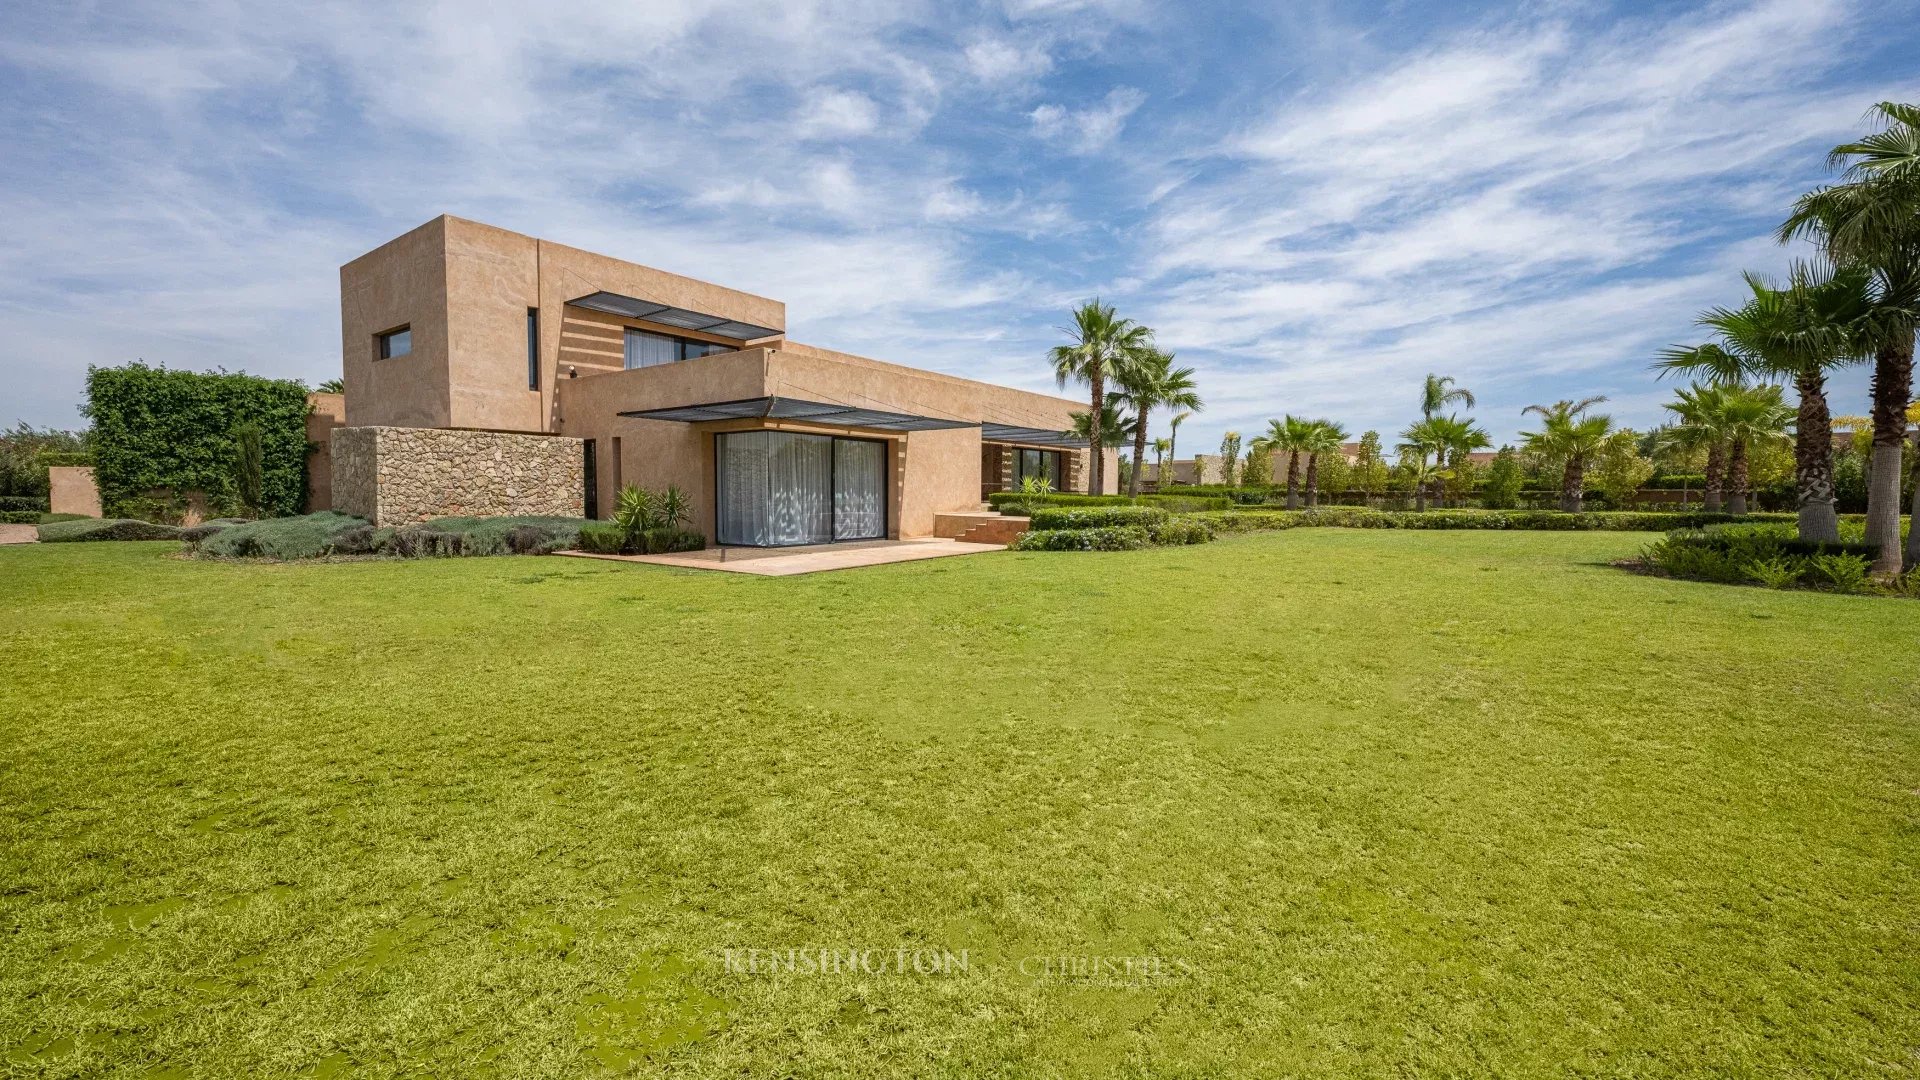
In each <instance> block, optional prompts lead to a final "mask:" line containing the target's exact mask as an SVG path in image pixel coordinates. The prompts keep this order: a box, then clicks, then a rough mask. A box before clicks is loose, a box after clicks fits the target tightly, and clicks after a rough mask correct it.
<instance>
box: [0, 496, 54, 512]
mask: <svg viewBox="0 0 1920 1080" xmlns="http://www.w3.org/2000/svg"><path fill="white" fill-rule="evenodd" d="M47 509H48V504H47V498H46V496H44V495H0V513H4V514H22V513H33V514H44V513H46V512H47Z"/></svg>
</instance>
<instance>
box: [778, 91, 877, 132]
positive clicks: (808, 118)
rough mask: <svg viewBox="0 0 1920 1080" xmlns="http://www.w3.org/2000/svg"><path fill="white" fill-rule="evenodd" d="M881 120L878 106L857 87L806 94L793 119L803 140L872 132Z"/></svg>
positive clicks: (796, 129) (796, 130)
mask: <svg viewBox="0 0 1920 1080" xmlns="http://www.w3.org/2000/svg"><path fill="white" fill-rule="evenodd" d="M879 123H880V108H879V106H877V105H875V104H874V103H873V99H872V98H870V97H868V96H867V95H865V94H862V93H860V92H859V91H857V90H821V91H817V92H815V93H813V94H811V95H809V96H808V98H807V102H806V104H805V105H804V106H803V107H802V108H801V110H800V115H799V117H798V118H797V120H796V121H795V125H794V127H795V132H796V134H798V135H799V136H800V137H801V138H803V139H840V138H847V137H850V136H854V135H868V134H871V133H872V132H873V130H874V128H876V127H878V126H879Z"/></svg>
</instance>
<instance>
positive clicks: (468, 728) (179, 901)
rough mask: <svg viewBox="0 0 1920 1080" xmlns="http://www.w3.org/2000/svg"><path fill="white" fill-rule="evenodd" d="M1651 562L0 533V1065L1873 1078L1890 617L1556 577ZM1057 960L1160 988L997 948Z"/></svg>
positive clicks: (1892, 1040)
mask: <svg viewBox="0 0 1920 1080" xmlns="http://www.w3.org/2000/svg"><path fill="white" fill-rule="evenodd" d="M1648 539H1649V537H1648V536H1646V535H1633V534H1618V533H1564V534H1563V533H1505V532H1497V533H1496V532H1422V533H1410V532H1400V531H1360V530H1344V529H1312V530H1304V529H1303V530H1295V531H1290V532H1285V533H1278V534H1267V535H1257V536H1249V537H1241V538H1235V539H1228V540H1223V541H1220V542H1218V543H1215V544H1210V545H1204V546H1201V547H1187V548H1172V549H1154V550H1148V551H1139V552H1126V553H1115V554H1046V553H1033V554H1022V553H1006V554H994V555H985V556H979V557H970V558H963V559H945V560H936V561H932V562H923V563H913V564H904V565H899V566H887V567H878V568H872V569H866V570H858V571H852V572H847V573H841V574H829V575H821V576H810V577H799V578H759V577H750V576H744V575H742V576H731V575H720V574H711V573H703V572H698V571H676V570H670V569H665V568H659V567H645V566H632V565H620V564H611V563H604V562H594V561H588V560H571V559H562V558H497V559H447V560H418V561H407V562H380V561H374V562H355V563H338V564H318V565H272V564H232V563H219V562H205V561H188V560H181V559H178V558H174V557H172V556H171V553H172V552H173V551H175V550H176V549H177V547H178V545H173V544H154V543H144V544H134V543H123V544H112V543H108V544H67V545H41V546H30V547H24V548H10V549H0V616H4V618H0V730H3V731H4V736H5V738H4V758H0V815H3V816H0V869H3V870H4V875H3V879H4V882H5V888H4V890H0V915H4V919H5V925H6V931H7V932H6V933H5V934H4V936H0V1055H4V1056H5V1061H6V1062H7V1065H6V1066H5V1068H6V1069H8V1070H11V1072H12V1073H13V1074H21V1075H41V1074H44V1075H49V1076H100V1075H175V1076H192V1077H196V1078H197V1077H258V1076H287V1075H297V1074H301V1072H302V1070H308V1071H309V1072H308V1073H307V1074H308V1075H335V1076H348V1075H352V1076H378V1077H385V1076H426V1075H433V1076H442V1077H454V1076H458V1077H466V1076H480V1075H496V1076H501V1077H526V1076H571V1075H582V1074H593V1073H595V1072H596V1071H599V1070H602V1069H609V1068H626V1067H632V1068H634V1069H636V1070H638V1071H641V1072H643V1073H650V1072H672V1073H674V1074H675V1075H691V1076H715V1077H719V1076H727V1077H743V1076H756V1077H757V1076H768V1077H771V1076H789V1075H804V1076H873V1077H897V1076H908V1075H945V1076H981V1075H986V1076H1006V1077H1013V1076H1049V1075H1085V1076H1105V1075H1123V1076H1124V1075H1136V1076H1147V1075H1154V1076H1168V1075H1174V1076H1192V1077H1215V1076H1231V1075H1298V1076H1357V1077H1411V1076H1459V1077H1469V1076H1472V1077H1479V1076H1565V1075H1578V1076H1623V1077H1624V1076H1633V1077H1664V1076H1700V1077H1706V1076H1715V1077H1724V1076H1754V1077H1759V1076H1767V1077H1776V1076H1787V1075H1792V1076H1832V1077H1858V1076H1902V1075H1912V1074H1913V1073H1914V1072H1915V1070H1916V1067H1917V1066H1920V1058H1916V1056H1915V1047H1916V1046H1917V1045H1920V997H1916V995H1915V994H1914V992H1913V988H1914V986H1915V985H1916V984H1917V981H1920V948H1916V945H1915V932H1916V925H1915V924H1916V918H1920V916H1917V915H1916V912H1920V879H1917V875H1916V865H1917V863H1916V856H1917V855H1920V795H1916V791H1915V788H1916V783H1917V781H1916V777H1917V776H1920V735H1916V718H1920V680H1917V679H1916V677H1915V675H1916V671H1915V666H1914V665H1915V657H1916V656H1920V622H1916V620H1915V619H1914V617H1913V610H1914V609H1913V607H1912V605H1911V604H1906V603H1899V602H1893V601H1887V600H1883V599H1868V598H1853V597H1844V596H1832V595H1820V594H1810V593H1787V592H1769V591H1765V590H1760V589H1735V588H1726V587H1719V586H1712V585H1702V584H1693V583H1688V582H1682V581H1673V580H1667V579H1661V578H1654V577H1646V576H1639V575H1633V574H1628V573H1624V572H1621V571H1618V570H1615V569H1613V568H1612V567H1610V566H1608V565H1607V563H1608V561H1609V560H1612V559H1617V558H1620V557H1624V556H1627V555H1630V554H1632V553H1634V552H1636V551H1638V550H1639V548H1640V547H1641V546H1642V545H1643V544H1644V543H1645V542H1646V541H1647V540H1648ZM749 947H754V948H762V949H787V948H813V949H816V950H817V949H820V948H835V949H841V950H845V949H851V948H871V949H879V950H893V949H895V948H896V947H905V948H908V949H945V950H949V951H952V952H954V953H958V952H960V951H961V950H965V952H966V957H967V970H965V971H964V972H951V973H948V974H943V975H933V976H919V975H913V974H899V973H895V972H892V971H886V972H883V973H879V974H872V975H855V974H838V975H835V974H779V975H768V974H759V975H750V974H738V973H729V972H728V971H727V970H726V969H725V965H724V963H723V962H722V960H721V959H720V956H721V954H720V952H719V950H722V949H726V948H749ZM1062 955H1067V956H1084V955H1095V956H1103V957H1127V956H1132V957H1139V956H1148V957H1155V958H1158V961H1159V963H1160V964H1161V967H1160V969H1159V970H1158V971H1157V972H1150V973H1148V974H1147V975H1145V976H1144V977H1140V978H1133V979H1127V978H1113V977H1107V978H1104V979H1085V978H1081V979H1076V978H1073V977H1071V976H1067V977H1052V976H1048V975H1047V973H1046V972H1045V970H1044V969H1043V968H1041V967H1040V966H1039V964H1038V962H1037V961H1030V962H1029V963H1028V964H1027V965H1026V967H1027V970H1026V971H1025V972H1023V971H1022V970H1021V958H1023V957H1045V956H1055V957H1057V956H1062ZM885 960H886V962H887V963H889V964H890V963H892V962H893V957H892V954H891V952H889V953H888V955H887V956H886V958H885ZM1036 975H1037V976H1038V977H1035V976H1036ZM149 1069H160V1070H163V1071H160V1072H157V1073H149V1072H147V1070H149ZM168 1069H170V1070H172V1071H171V1072H166V1071H164V1070H168Z"/></svg>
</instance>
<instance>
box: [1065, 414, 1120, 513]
mask: <svg viewBox="0 0 1920 1080" xmlns="http://www.w3.org/2000/svg"><path fill="white" fill-rule="evenodd" d="M1126 404H1127V398H1126V395H1124V394H1120V393H1110V394H1108V395H1107V402H1106V404H1105V405H1103V406H1101V408H1100V420H1099V430H1101V431H1104V432H1106V433H1107V434H1108V436H1109V437H1111V438H1112V439H1113V443H1114V445H1116V446H1117V445H1120V444H1122V443H1125V442H1126V441H1127V440H1129V439H1131V438H1133V429H1134V427H1135V425H1136V420H1135V418H1134V417H1133V416H1132V415H1130V414H1128V413H1127V412H1126V411H1125V410H1126ZM1067 415H1068V416H1071V417H1072V418H1073V427H1071V428H1069V429H1067V431H1065V432H1064V433H1063V434H1067V435H1071V436H1073V437H1074V438H1076V439H1086V440H1087V441H1088V444H1089V445H1091V444H1092V441H1093V431H1094V422H1093V421H1092V419H1090V418H1089V417H1088V415H1087V414H1086V413H1083V412H1070V413H1068V414H1067ZM1094 494H1099V492H1097V491H1096V492H1095V493H1094Z"/></svg>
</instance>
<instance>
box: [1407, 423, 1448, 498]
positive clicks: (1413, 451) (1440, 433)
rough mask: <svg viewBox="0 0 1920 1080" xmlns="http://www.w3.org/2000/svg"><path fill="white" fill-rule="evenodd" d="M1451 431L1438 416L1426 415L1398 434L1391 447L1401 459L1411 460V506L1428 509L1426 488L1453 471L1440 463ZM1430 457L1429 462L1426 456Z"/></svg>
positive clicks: (1442, 461) (1443, 460)
mask: <svg viewBox="0 0 1920 1080" xmlns="http://www.w3.org/2000/svg"><path fill="white" fill-rule="evenodd" d="M1449 434H1450V431H1449V429H1448V428H1447V425H1446V421H1445V420H1442V419H1440V418H1439V417H1433V416H1430V417H1427V418H1426V419H1424V420H1421V421H1419V422H1418V423H1415V424H1413V425H1412V426H1411V427H1409V428H1407V430H1405V431H1403V432H1401V433H1400V444H1399V445H1398V446H1396V447H1394V449H1395V450H1397V451H1399V453H1400V457H1401V460H1402V462H1403V463H1404V462H1411V463H1412V464H1411V466H1410V468H1411V470H1412V473H1413V508H1414V509H1415V510H1425V509H1426V508H1427V488H1428V486H1429V485H1437V484H1438V483H1439V482H1440V481H1441V480H1445V479H1447V478H1448V477H1450V476H1451V475H1453V474H1452V473H1449V472H1447V470H1446V469H1445V468H1443V467H1442V466H1443V465H1444V463H1445V461H1446V453H1447V438H1448V436H1449ZM1429 458H1431V459H1432V460H1431V461H1429V460H1428V459H1429Z"/></svg>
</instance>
